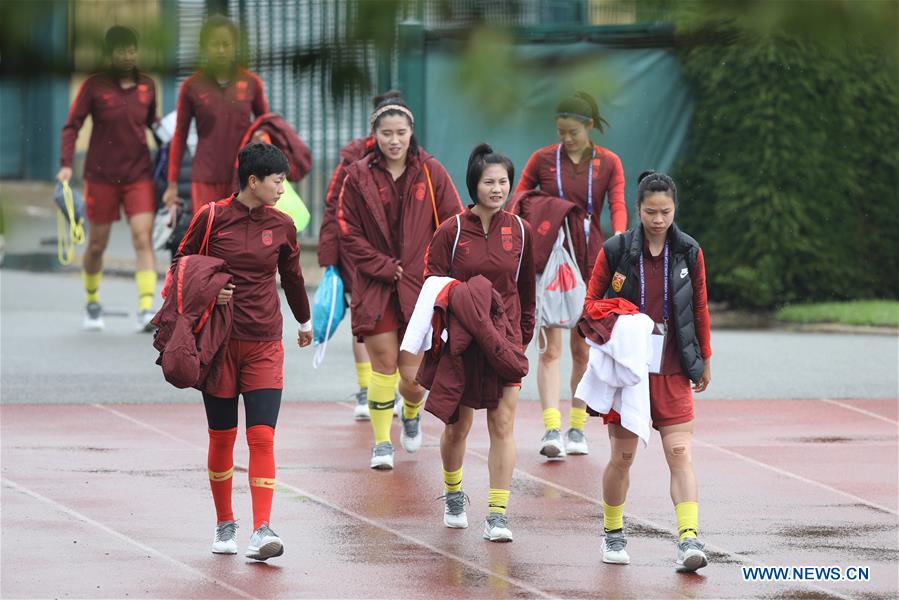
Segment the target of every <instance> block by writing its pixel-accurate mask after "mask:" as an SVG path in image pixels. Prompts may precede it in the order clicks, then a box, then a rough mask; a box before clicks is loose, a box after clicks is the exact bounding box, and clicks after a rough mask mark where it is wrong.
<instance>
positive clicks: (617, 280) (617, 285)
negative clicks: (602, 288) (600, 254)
mask: <svg viewBox="0 0 899 600" xmlns="http://www.w3.org/2000/svg"><path fill="white" fill-rule="evenodd" d="M625 279H627V277H625V276H624V275H622V274H621V273H619V272H618V271H615V275H614V276H613V277H612V289H613V290H615V293H616V294H618V293H620V292H621V288H623V287H624V280H625Z"/></svg>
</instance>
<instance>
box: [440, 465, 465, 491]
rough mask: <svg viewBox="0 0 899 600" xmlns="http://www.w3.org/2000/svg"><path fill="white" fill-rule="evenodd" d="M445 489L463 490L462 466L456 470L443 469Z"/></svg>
mask: <svg viewBox="0 0 899 600" xmlns="http://www.w3.org/2000/svg"><path fill="white" fill-rule="evenodd" d="M443 489H445V490H446V491H447V492H461V491H462V467H459V468H458V469H457V470H456V471H447V470H446V469H443Z"/></svg>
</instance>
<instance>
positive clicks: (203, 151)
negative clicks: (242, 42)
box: [163, 15, 268, 213]
mask: <svg viewBox="0 0 899 600" xmlns="http://www.w3.org/2000/svg"><path fill="white" fill-rule="evenodd" d="M239 39H240V36H239V31H238V29H237V25H235V24H234V22H233V21H231V20H230V19H227V18H226V17H223V16H221V15H214V16H212V17H209V19H207V20H206V22H205V23H204V24H203V28H202V30H201V31H200V50H201V52H202V54H203V55H204V57H205V60H206V64H205V66H204V67H203V68H202V69H201V70H199V71H198V72H197V73H195V74H194V75H192V76H191V77H190V78H188V79H187V80H186V81H185V82H184V84H182V86H181V92H180V93H179V95H178V117H177V122H176V125H175V135H174V137H173V138H172V143H171V148H170V151H169V169H168V181H169V184H168V187H167V188H166V190H165V194H163V201H164V202H165V204H166V206H168V207H169V208H171V207H173V206H174V205H175V204H176V203H177V201H178V177H179V175H180V174H181V160H182V158H183V157H184V148H185V145H186V144H187V134H188V132H189V131H190V122H191V121H192V120H193V119H196V120H197V150H196V155H195V156H194V157H193V162H192V163H191V170H190V181H191V186H190V190H191V191H190V193H191V200H192V208H193V212H194V213H196V212H197V211H199V210H200V208H202V207H203V206H205V205H206V204H208V203H209V202H214V201H216V200H221V199H222V198H227V197H229V196H231V194H233V193H234V192H236V191H237V190H235V189H234V184H233V181H234V159H235V157H236V156H237V152H238V151H239V150H240V141H241V139H242V138H243V136H244V134H245V133H246V131H247V128H248V127H249V126H250V125H251V124H252V123H253V120H254V119H255V118H257V117H259V116H261V115H264V114H265V113H267V112H268V101H266V99H265V91H264V90H263V87H262V80H261V79H260V78H259V76H258V75H256V74H255V73H252V72H250V71H248V70H246V69H243V68H241V67H240V66H238V65H237V63H236V56H237V45H238V40H239Z"/></svg>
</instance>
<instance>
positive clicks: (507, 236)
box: [500, 227, 512, 252]
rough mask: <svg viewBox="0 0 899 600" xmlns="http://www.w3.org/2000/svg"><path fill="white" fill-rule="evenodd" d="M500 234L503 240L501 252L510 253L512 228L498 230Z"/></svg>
mask: <svg viewBox="0 0 899 600" xmlns="http://www.w3.org/2000/svg"><path fill="white" fill-rule="evenodd" d="M500 234H501V235H502V238H503V250H505V251H506V252H511V251H512V228H511V227H503V228H502V229H500Z"/></svg>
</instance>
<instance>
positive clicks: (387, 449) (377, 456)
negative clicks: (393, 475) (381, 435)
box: [371, 442, 393, 471]
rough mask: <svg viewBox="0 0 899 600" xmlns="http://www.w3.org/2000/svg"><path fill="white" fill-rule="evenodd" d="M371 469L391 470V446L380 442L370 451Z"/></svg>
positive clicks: (388, 443)
mask: <svg viewBox="0 0 899 600" xmlns="http://www.w3.org/2000/svg"><path fill="white" fill-rule="evenodd" d="M371 468H372V469H383V470H385V471H389V470H390V469H392V468H393V444H391V443H390V442H381V443H380V444H377V445H376V446H375V447H374V448H372V449H371Z"/></svg>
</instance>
